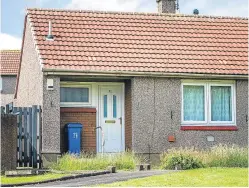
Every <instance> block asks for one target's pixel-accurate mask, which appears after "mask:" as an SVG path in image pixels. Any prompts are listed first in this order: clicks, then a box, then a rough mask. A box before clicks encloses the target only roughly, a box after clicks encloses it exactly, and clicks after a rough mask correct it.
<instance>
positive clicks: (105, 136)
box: [15, 0, 248, 164]
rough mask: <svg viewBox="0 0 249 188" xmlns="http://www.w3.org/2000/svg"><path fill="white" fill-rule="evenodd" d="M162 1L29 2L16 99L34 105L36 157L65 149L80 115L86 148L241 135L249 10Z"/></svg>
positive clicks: (202, 142)
mask: <svg viewBox="0 0 249 188" xmlns="http://www.w3.org/2000/svg"><path fill="white" fill-rule="evenodd" d="M170 2H171V1H170V0H161V1H160V0H159V1H158V10H159V13H126V12H101V11H77V10H54V9H28V10H27V14H26V18H25V28H24V35H23V46H22V54H21V63H20V69H19V74H18V83H17V90H16V101H15V102H16V106H30V105H34V104H35V105H41V106H42V116H43V117H42V154H43V163H44V164H45V163H47V162H49V161H55V160H56V159H57V157H58V155H60V154H61V153H63V152H65V143H64V126H65V124H66V123H68V122H80V123H82V124H83V126H84V127H83V136H82V150H84V151H87V152H97V153H99V152H102V151H103V152H107V153H114V152H120V151H124V150H125V149H131V150H133V151H134V152H135V153H137V154H141V155H144V156H145V157H148V158H149V159H150V160H154V159H155V160H156V159H157V158H158V156H159V154H160V153H161V152H162V151H165V150H167V149H169V148H171V147H180V146H195V147H199V148H207V147H210V146H213V145H215V144H219V143H223V144H237V145H240V146H247V145H248V122H247V121H248V120H247V119H248V117H247V114H248V80H247V79H248V59H247V58H248V44H247V42H248V19H247V18H238V17H216V16H202V15H182V14H176V13H175V5H174V4H171V3H170ZM168 6H171V7H168ZM164 12H167V13H164ZM103 141H104V146H102V145H103Z"/></svg>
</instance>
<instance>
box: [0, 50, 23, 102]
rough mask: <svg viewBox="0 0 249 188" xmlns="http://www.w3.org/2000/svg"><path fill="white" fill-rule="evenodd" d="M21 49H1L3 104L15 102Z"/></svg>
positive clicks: (0, 77)
mask: <svg viewBox="0 0 249 188" xmlns="http://www.w3.org/2000/svg"><path fill="white" fill-rule="evenodd" d="M20 54H21V53H20V51H19V50H1V51H0V66H1V68H0V90H1V96H0V98H1V106H5V105H6V104H8V103H11V102H13V100H14V94H15V87H16V76H17V73H18V67H19V64H20Z"/></svg>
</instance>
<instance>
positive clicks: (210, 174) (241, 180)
mask: <svg viewBox="0 0 249 188" xmlns="http://www.w3.org/2000/svg"><path fill="white" fill-rule="evenodd" d="M100 186H104V187H119V186H123V187H137V186H141V187H148V186H152V187H158V186H167V187H213V186H222V187H248V169H247V168H202V169H195V170H185V171H179V172H171V173H168V174H164V175H158V176H152V177H147V178H139V179H133V180H128V181H123V182H116V183H112V184H106V185H100Z"/></svg>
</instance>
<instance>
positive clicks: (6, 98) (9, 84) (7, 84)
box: [0, 76, 16, 106]
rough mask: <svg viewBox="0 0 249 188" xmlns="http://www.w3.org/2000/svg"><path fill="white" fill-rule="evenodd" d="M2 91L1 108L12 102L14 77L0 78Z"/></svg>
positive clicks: (14, 84)
mask: <svg viewBox="0 0 249 188" xmlns="http://www.w3.org/2000/svg"><path fill="white" fill-rule="evenodd" d="M1 79H2V90H1V96H0V97H1V106H5V105H6V104H8V103H11V102H13V101H14V93H15V86H16V76H1Z"/></svg>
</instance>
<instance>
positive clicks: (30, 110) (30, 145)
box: [28, 107, 33, 167]
mask: <svg viewBox="0 0 249 188" xmlns="http://www.w3.org/2000/svg"><path fill="white" fill-rule="evenodd" d="M28 121H29V166H30V167H32V165H33V163H32V162H33V160H32V158H33V153H32V151H33V150H32V130H33V129H32V107H30V108H29V119H28Z"/></svg>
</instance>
